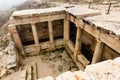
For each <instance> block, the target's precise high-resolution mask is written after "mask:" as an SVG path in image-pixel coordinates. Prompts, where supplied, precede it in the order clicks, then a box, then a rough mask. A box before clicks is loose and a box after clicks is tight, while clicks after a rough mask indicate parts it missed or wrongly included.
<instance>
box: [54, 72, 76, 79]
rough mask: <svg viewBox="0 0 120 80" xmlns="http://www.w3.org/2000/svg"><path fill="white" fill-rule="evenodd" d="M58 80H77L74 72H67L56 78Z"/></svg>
mask: <svg viewBox="0 0 120 80" xmlns="http://www.w3.org/2000/svg"><path fill="white" fill-rule="evenodd" d="M56 80H77V79H76V77H75V75H74V74H73V73H72V72H70V71H67V72H64V73H63V74H61V75H59V76H58V77H56Z"/></svg>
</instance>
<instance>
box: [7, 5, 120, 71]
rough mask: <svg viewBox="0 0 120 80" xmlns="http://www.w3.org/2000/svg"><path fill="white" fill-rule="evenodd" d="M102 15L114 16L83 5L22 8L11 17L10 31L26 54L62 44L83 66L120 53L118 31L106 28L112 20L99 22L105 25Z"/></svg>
mask: <svg viewBox="0 0 120 80" xmlns="http://www.w3.org/2000/svg"><path fill="white" fill-rule="evenodd" d="M101 16H102V17H106V16H107V17H109V16H111V15H102V13H101V12H100V11H96V10H92V9H88V8H83V7H80V6H74V7H55V8H47V9H32V10H22V11H16V12H14V13H13V15H12V16H11V18H10V25H9V31H10V33H11V35H12V37H13V40H14V42H15V44H16V46H17V48H18V49H19V50H20V51H21V53H22V54H23V55H29V54H31V53H32V54H36V53H39V51H41V50H45V49H54V48H57V47H61V46H62V47H65V49H66V50H67V51H68V53H69V54H70V55H71V57H72V58H73V60H74V61H75V62H76V64H77V65H78V66H79V68H80V69H81V65H80V64H82V67H83V68H82V69H84V68H85V67H86V65H88V64H90V63H97V62H99V61H102V60H106V59H114V58H116V57H118V56H120V40H119V36H118V35H119V34H118V35H117V33H116V32H114V31H112V30H110V29H108V28H105V27H104V26H109V25H107V24H109V21H106V22H104V23H106V25H105V24H103V25H104V26H103V25H99V24H97V22H101V24H102V21H101ZM92 18H93V19H94V18H95V20H96V22H95V21H94V20H93V19H92ZM105 19H107V18H105ZM111 20H112V19H111ZM103 21H105V20H103ZM115 23H116V22H115ZM116 24H118V23H116ZM113 29H116V28H115V26H114V25H113Z"/></svg>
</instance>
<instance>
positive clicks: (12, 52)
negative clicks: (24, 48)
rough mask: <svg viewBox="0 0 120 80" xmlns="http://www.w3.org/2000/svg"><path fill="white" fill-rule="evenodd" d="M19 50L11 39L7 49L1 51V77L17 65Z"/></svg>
mask: <svg viewBox="0 0 120 80" xmlns="http://www.w3.org/2000/svg"><path fill="white" fill-rule="evenodd" d="M17 64H18V52H17V50H16V48H15V46H14V42H12V41H10V43H9V45H8V46H7V47H6V48H5V50H1V51H0V77H2V76H3V75H4V74H6V72H7V71H8V72H9V69H11V68H13V67H17Z"/></svg>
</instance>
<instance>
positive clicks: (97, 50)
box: [92, 39, 103, 64]
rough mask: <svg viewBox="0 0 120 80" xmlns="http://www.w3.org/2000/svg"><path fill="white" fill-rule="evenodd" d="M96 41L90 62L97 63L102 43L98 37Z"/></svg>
mask: <svg viewBox="0 0 120 80" xmlns="http://www.w3.org/2000/svg"><path fill="white" fill-rule="evenodd" d="M96 41H97V43H96V47H95V51H94V54H93V58H92V64H94V63H97V62H98V61H99V60H100V57H101V54H102V50H103V43H102V42H101V41H100V40H99V39H97V40H96Z"/></svg>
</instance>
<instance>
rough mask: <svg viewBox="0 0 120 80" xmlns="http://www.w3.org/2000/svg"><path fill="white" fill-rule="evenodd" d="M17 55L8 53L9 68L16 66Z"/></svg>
mask: <svg viewBox="0 0 120 80" xmlns="http://www.w3.org/2000/svg"><path fill="white" fill-rule="evenodd" d="M16 65H17V64H16V55H12V56H10V55H8V56H7V68H8V69H9V68H12V67H16Z"/></svg>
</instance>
